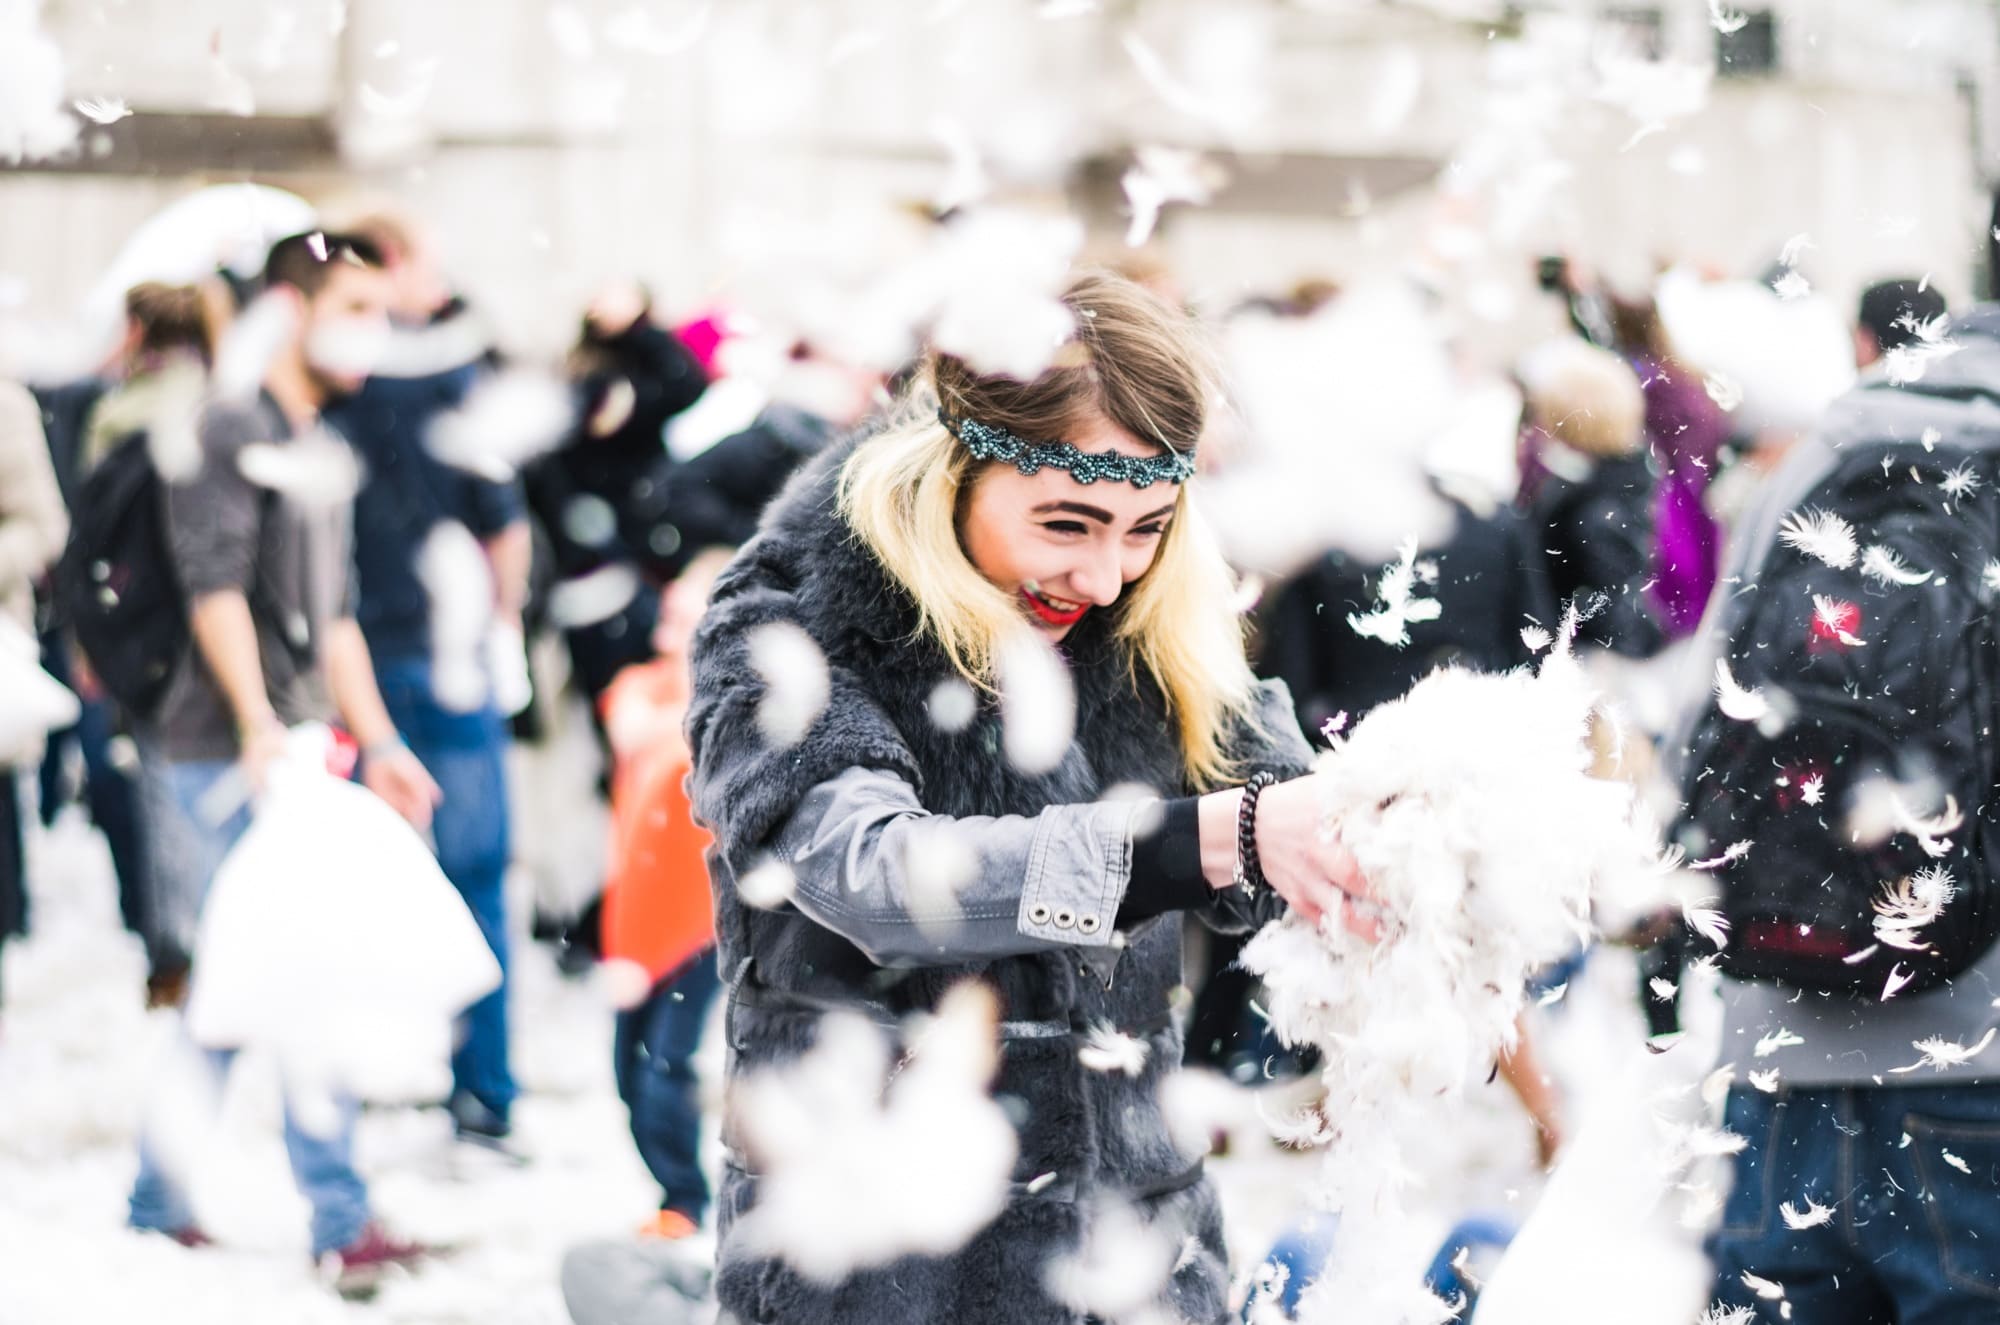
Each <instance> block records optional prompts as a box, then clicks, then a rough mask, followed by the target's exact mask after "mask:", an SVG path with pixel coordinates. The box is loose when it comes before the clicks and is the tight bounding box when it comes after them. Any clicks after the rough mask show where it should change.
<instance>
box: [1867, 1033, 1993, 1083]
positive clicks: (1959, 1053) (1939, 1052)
mask: <svg viewBox="0 0 2000 1325" xmlns="http://www.w3.org/2000/svg"><path fill="white" fill-rule="evenodd" d="M1996 1033H2000V1031H1996V1029H1995V1028H1994V1027H1991V1026H1989V1027H1987V1028H1986V1034H1984V1035H1982V1036H1980V1037H1979V1039H1978V1041H1977V1042H1976V1043H1973V1044H1960V1043H1959V1042H1958V1041H1956V1040H1947V1039H1945V1038H1944V1037H1943V1036H1937V1035H1934V1036H1931V1037H1930V1038H1928V1039H1923V1040H1912V1041H1911V1042H1910V1047H1911V1048H1912V1049H1915V1050H1916V1051H1917V1052H1918V1053H1920V1054H1922V1055H1923V1057H1921V1058H1919V1059H1918V1060H1917V1061H1916V1062H1914V1063H1911V1064H1909V1065H1907V1066H1905V1067H1892V1068H1890V1069H1889V1070H1890V1071H1891V1072H1893V1073H1896V1074H1897V1075H1901V1074H1902V1073H1905V1072H1916V1071H1920V1070H1922V1069H1923V1068H1926V1067H1928V1068H1934V1069H1936V1070H1937V1071H1939V1072H1945V1071H1949V1070H1950V1069H1952V1068H1954V1067H1963V1066H1964V1065H1965V1064H1967V1063H1969V1062H1971V1061H1972V1060H1973V1059H1975V1058H1977V1057H1979V1055H1981V1054H1983V1053H1985V1052H1986V1049H1987V1046H1988V1045H1990V1044H1992V1043H1993V1037H1994V1035H1995V1034H1996Z"/></svg>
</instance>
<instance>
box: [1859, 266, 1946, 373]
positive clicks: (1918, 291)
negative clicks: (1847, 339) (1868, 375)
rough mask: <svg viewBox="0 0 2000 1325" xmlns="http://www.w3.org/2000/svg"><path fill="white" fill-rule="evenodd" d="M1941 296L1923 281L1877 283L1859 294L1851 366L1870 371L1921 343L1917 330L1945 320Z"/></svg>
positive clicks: (1920, 335)
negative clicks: (1893, 355)
mask: <svg viewBox="0 0 2000 1325" xmlns="http://www.w3.org/2000/svg"><path fill="white" fill-rule="evenodd" d="M1945 313H1946V306H1945V298H1944V295H1943V294H1941V293H1940V292H1939V291H1938V290H1937V289H1936V288H1935V287H1933V286H1932V285H1930V284H1929V283H1928V282H1926V281H1912V280H1893V281H1877V282H1876V283H1875V284H1873V285H1871V286H1869V287H1868V288H1867V289H1866V290H1863V291H1862V292H1861V306H1860V308H1859V309H1858V310H1857V311H1856V313H1855V319H1854V366H1855V367H1856V368H1862V369H1866V368H1873V367H1874V366H1875V365H1876V364H1878V363H1881V362H1882V361H1883V360H1884V359H1885V358H1886V357H1887V356H1888V355H1889V354H1890V353H1891V352H1892V351H1895V350H1899V349H1902V348H1903V347H1904V346H1906V345H1911V344H1914V343H1916V342H1917V341H1919V340H1922V339H1923V336H1922V334H1921V332H1920V331H1919V328H1929V327H1932V326H1934V325H1935V324H1936V323H1937V322H1938V319H1940V318H1942V317H1944V316H1945Z"/></svg>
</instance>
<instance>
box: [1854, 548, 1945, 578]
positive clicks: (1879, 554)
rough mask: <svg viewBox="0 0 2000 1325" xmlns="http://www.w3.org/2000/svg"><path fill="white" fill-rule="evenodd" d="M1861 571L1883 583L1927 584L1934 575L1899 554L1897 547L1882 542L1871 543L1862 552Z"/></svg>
mask: <svg viewBox="0 0 2000 1325" xmlns="http://www.w3.org/2000/svg"><path fill="white" fill-rule="evenodd" d="M1861 573H1862V574H1863V575H1866V576H1867V577H1868V578H1869V579H1871V580H1879V581H1881V582H1882V583H1883V584H1901V585H1909V586H1913V585H1919V584H1927V583H1929V582H1930V579H1931V575H1932V572H1930V571H1927V570H1917V569H1916V568H1914V567H1913V566H1911V565H1910V564H1909V563H1908V562H1906V561H1904V560H1903V559H1902V557H1900V556H1898V555H1897V554H1896V551H1895V549H1893V548H1887V547H1884V546H1882V544H1880V543H1871V544H1870V545H1869V547H1868V550H1867V551H1866V552H1864V553H1863V554H1862V556H1861Z"/></svg>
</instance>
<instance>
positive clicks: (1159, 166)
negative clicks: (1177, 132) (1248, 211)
mask: <svg viewBox="0 0 2000 1325" xmlns="http://www.w3.org/2000/svg"><path fill="white" fill-rule="evenodd" d="M1134 156H1135V157H1136V158H1137V160H1136V161H1135V163H1134V164H1133V165H1132V167H1131V168H1130V169H1128V170H1127V171H1126V172H1125V175H1124V177H1123V179H1122V180H1121V181H1120V184H1121V186H1122V187H1123V188H1124V190H1125V200H1126V202H1128V203H1129V204H1130V205H1131V208H1132V223H1131V225H1130V226H1128V227H1127V228H1126V231H1125V244H1126V247H1128V248H1137V247H1138V246H1140V245H1141V244H1144V243H1145V242H1146V241H1147V240H1148V239H1150V238H1152V235H1153V227H1154V226H1155V225H1157V224H1158V223H1159V219H1160V209H1161V208H1163V207H1165V206H1166V205H1167V204H1168V203H1173V202H1184V203H1197V204H1199V203H1205V202H1207V201H1208V200H1209V199H1210V198H1211V197H1212V196H1214V193H1215V190H1216V189H1217V188H1218V187H1220V186H1221V185H1222V184H1223V183H1224V182H1225V180H1226V179H1227V176H1226V175H1224V174H1223V172H1222V170H1221V168H1220V167H1218V166H1216V165H1215V164H1214V163H1213V162H1211V161H1209V160H1208V159H1207V158H1206V157H1204V156H1202V155H1201V154H1200V153H1199V152H1190V151H1186V150H1185V149H1182V148H1177V147H1157V146H1150V145H1149V146H1144V147H1140V148H1139V149H1138V150H1137V151H1136V152H1135V153H1134Z"/></svg>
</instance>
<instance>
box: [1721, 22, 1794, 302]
mask: <svg viewBox="0 0 2000 1325" xmlns="http://www.w3.org/2000/svg"><path fill="white" fill-rule="evenodd" d="M1749 21H1750V16H1749V15H1748V14H1746V13H1744V12H1743V11H1742V10H1740V9H1731V8H1730V7H1729V6H1728V5H1726V4H1724V3H1723V0H1708V25H1709V26H1710V27H1712V28H1714V29H1715V30H1716V31H1717V32H1719V33H1721V34H1722V35H1723V36H1725V37H1727V36H1728V35H1729V34H1730V33H1732V32H1741V31H1742V30H1743V27H1744V25H1745V24H1747V23H1748V22H1749ZM1803 238H1804V236H1803V235H1801V236H1798V238H1795V239H1793V240H1792V241H1791V243H1788V244H1786V245H1785V251H1786V252H1787V253H1790V252H1791V249H1792V244H1795V243H1797V242H1798V240H1799V239H1803ZM1786 261H1787V262H1789V261H1790V259H1789V258H1787V259H1786Z"/></svg>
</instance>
